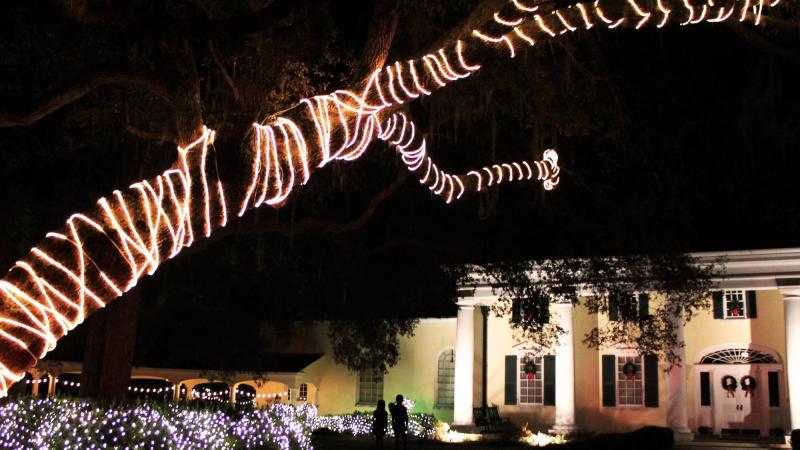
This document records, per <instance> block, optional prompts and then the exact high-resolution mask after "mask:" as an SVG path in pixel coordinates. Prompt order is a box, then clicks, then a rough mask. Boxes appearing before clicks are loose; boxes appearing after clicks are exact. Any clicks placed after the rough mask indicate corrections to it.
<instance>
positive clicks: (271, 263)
mask: <svg viewBox="0 0 800 450" xmlns="http://www.w3.org/2000/svg"><path fill="white" fill-rule="evenodd" d="M500 3H504V1H499V0H495V1H492V0H454V1H449V0H448V1H440V2H432V1H428V0H404V1H401V2H397V1H396V0H386V1H382V0H378V1H376V2H372V1H369V2H358V3H352V4H349V3H348V5H347V7H342V3H341V2H337V1H316V0H313V1H312V0H301V1H290V0H275V1H271V2H266V3H265V2H252V1H249V0H236V1H222V0H198V1H183V0H178V1H169V2H163V1H151V0H121V1H108V2H94V1H85V0H70V1H53V2H17V3H8V4H5V5H3V6H2V8H3V14H2V15H0V20H1V21H2V25H3V26H2V27H0V34H1V36H2V39H0V56H2V59H3V61H4V64H3V67H2V78H1V79H0V100H2V103H3V105H4V106H3V108H1V109H2V110H0V126H2V127H3V129H2V130H0V157H2V164H0V202H1V203H2V204H3V205H4V214H2V216H1V217H0V232H2V234H3V235H4V236H6V239H3V240H0V262H2V263H3V265H4V267H9V266H10V265H11V264H13V261H14V260H15V259H16V258H18V257H19V256H20V255H22V254H24V252H26V251H28V250H29V249H30V247H31V245H33V243H34V242H36V241H37V239H38V238H39V237H40V236H42V235H43V234H44V233H45V232H46V231H48V230H51V229H53V228H55V226H56V225H58V224H61V223H63V219H64V217H66V216H68V215H69V214H70V213H72V212H73V211H76V210H80V209H81V208H83V207H84V206H85V205H89V204H93V202H95V201H96V199H97V198H98V197H99V196H101V195H105V194H106V193H107V192H109V191H110V190H112V189H116V188H119V187H120V180H133V179H141V178H144V177H146V176H150V175H152V174H155V173H158V172H159V171H161V170H162V169H163V168H164V167H166V166H167V165H168V164H170V163H171V162H172V161H173V160H174V158H175V145H176V144H177V143H181V142H184V143H185V142H186V140H187V136H188V135H189V134H191V133H192V131H193V130H195V129H196V127H197V126H198V125H199V124H200V123H206V124H208V125H209V126H210V127H212V128H214V129H216V130H217V131H218V133H219V140H218V141H217V143H216V146H217V147H218V148H219V149H220V151H221V152H222V151H224V152H227V153H228V154H235V153H236V152H239V151H241V150H242V148H243V146H245V145H248V144H249V139H250V136H249V135H248V132H247V130H248V129H249V128H250V126H251V124H252V123H253V122H254V121H257V120H261V119H263V118H264V116H265V115H266V114H271V113H273V112H276V111H282V110H284V109H286V108H289V107H291V106H293V104H294V102H295V101H296V100H297V99H298V98H300V97H304V96H308V95H313V94H319V93H324V92H328V91H330V90H333V89H338V88H343V87H345V86H347V85H349V84H350V83H351V81H352V80H353V79H357V78H358V77H359V72H360V71H362V70H363V67H365V64H363V63H364V58H365V56H363V55H367V56H366V58H367V59H369V60H373V59H377V60H379V59H380V58H381V57H386V58H396V59H399V60H403V59H404V58H407V57H409V56H412V55H417V54H419V53H420V52H421V51H426V50H428V49H429V48H428V46H430V45H432V43H438V42H441V41H442V40H443V39H446V38H449V37H450V35H451V33H452V32H453V30H458V29H460V28H459V26H460V25H462V24H464V23H467V22H468V19H469V17H470V16H471V15H472V14H473V13H476V12H481V11H482V9H486V8H489V9H488V11H489V13H491V12H492V11H494V9H492V8H493V7H494V6H496V5H497V4H500ZM782 5H783V6H782V7H781V15H780V17H777V16H776V17H771V18H770V19H769V21H768V22H767V31H766V32H765V33H761V30H758V31H756V30H752V29H749V28H747V27H744V26H736V25H735V24H734V25H733V26H730V28H725V27H722V26H720V27H714V28H713V31H711V27H710V26H708V27H705V26H704V28H703V29H697V30H695V29H692V30H688V29H686V28H689V27H681V28H682V29H675V30H670V29H664V30H661V31H658V32H655V31H648V30H643V31H636V32H634V31H621V32H619V33H611V32H608V31H606V30H601V29H600V27H596V28H595V29H593V30H591V31H587V32H580V33H575V34H570V35H565V36H563V37H560V38H559V39H558V40H557V41H554V42H552V43H547V44H543V45H537V46H536V47H534V48H532V49H530V50H527V51H525V52H521V53H520V54H519V55H518V57H517V58H516V59H515V60H514V61H511V62H508V63H496V64H491V65H486V66H485V67H484V68H483V69H482V70H481V72H480V73H479V74H477V75H476V76H475V77H474V78H471V79H469V80H465V81H464V83H463V84H461V83H459V84H455V85H453V87H452V89H451V88H448V89H447V90H445V92H442V95H441V96H436V97H435V98H431V99H429V100H425V101H424V102H420V103H415V104H414V105H413V106H412V108H413V110H412V111H411V112H412V113H413V114H414V116H415V117H419V118H420V121H419V122H420V124H423V125H424V127H425V132H426V134H427V135H428V137H429V140H430V142H431V143H432V149H435V150H433V151H435V152H436V156H437V158H441V159H442V161H444V163H446V164H447V165H448V167H452V168H453V169H454V170H458V169H463V168H466V167H470V166H475V165H483V164H486V163H492V162H494V161H500V160H506V159H513V158H518V157H529V156H532V155H535V154H537V152H541V150H542V149H544V148H547V147H558V149H559V151H560V153H561V155H562V161H563V163H564V180H565V181H564V182H562V185H561V186H560V188H559V190H558V191H557V192H554V193H552V194H548V195H547V196H544V195H538V194H534V195H532V194H531V193H530V191H529V190H528V189H527V188H526V187H516V186H507V187H506V186H503V187H501V188H500V189H497V190H492V191H491V192H487V193H485V194H482V195H480V196H478V197H476V198H474V199H465V201H464V202H463V203H462V204H460V205H456V206H449V207H445V206H444V205H442V204H440V203H438V202H437V201H435V200H431V199H430V197H429V195H428V194H427V193H426V192H424V190H421V189H419V185H418V184H417V183H409V182H406V181H405V179H403V178H398V177H397V175H396V173H397V172H398V171H401V169H400V168H399V167H398V165H397V162H396V159H395V158H394V155H391V154H386V151H385V149H383V148H380V147H379V146H376V148H374V149H371V150H370V152H371V153H372V154H371V155H370V156H369V157H367V158H365V159H363V160H362V161H359V162H358V163H356V164H355V165H354V166H353V167H345V166H341V165H334V166H332V167H331V170H326V171H322V172H320V173H319V174H318V176H316V177H315V179H314V180H313V182H312V183H309V185H307V186H305V187H304V189H303V190H302V191H298V195H297V196H295V197H294V199H293V200H292V202H291V203H290V204H288V205H286V206H285V207H282V208H278V209H275V210H260V211H257V212H256V213H254V214H252V215H251V216H250V217H247V218H245V220H243V221H242V222H241V223H239V224H238V225H237V226H235V227H230V228H229V229H226V230H224V232H221V233H219V234H215V235H214V236H212V239H211V240H209V241H207V242H204V243H202V244H200V245H197V246H195V247H193V248H191V249H189V250H188V251H187V252H186V253H185V254H183V255H181V256H180V257H178V258H176V260H175V261H173V262H171V264H170V265H167V266H165V267H164V268H163V269H161V270H160V271H159V272H158V273H157V274H156V275H155V276H154V277H152V278H149V279H146V280H143V281H142V282H141V283H140V285H139V288H141V289H142V290H143V291H144V292H143V295H142V303H143V311H142V312H141V317H142V321H141V322H140V333H139V342H138V345H137V354H138V357H139V358H141V359H140V360H139V361H140V363H144V362H147V363H149V364H189V363H191V364H203V365H205V366H211V368H223V367H225V366H232V365H234V364H235V363H236V362H244V361H248V359H247V358H254V359H255V358H258V357H260V356H263V355H261V353H260V352H261V349H262V347H263V344H264V339H263V336H261V334H260V333H259V330H260V329H261V326H262V324H263V323H268V325H267V326H272V327H279V326H280V323H281V322H282V321H286V320H295V319H306V318H309V319H320V318H328V319H331V318H333V319H342V320H353V322H350V324H351V330H353V332H354V333H355V332H359V333H360V332H361V331H359V330H363V335H361V336H355V335H354V336H350V337H348V339H350V340H349V341H348V342H354V343H355V342H358V343H361V344H368V343H376V344H379V345H377V347H376V349H378V350H380V349H381V348H385V347H386V346H391V345H393V344H392V343H394V342H397V341H396V339H395V340H392V338H391V337H390V336H389V335H388V334H385V335H381V336H380V337H379V338H377V339H374V340H370V339H366V338H365V336H367V335H369V334H370V333H372V335H373V336H374V335H378V334H380V333H391V332H395V331H398V330H403V328H402V327H400V326H398V325H394V324H392V323H390V322H391V321H392V320H400V321H403V320H406V319H392V317H398V316H401V315H398V314H397V313H396V311H395V309H394V306H392V307H389V306H387V305H395V306H396V305H402V307H404V308H405V309H406V311H407V314H411V315H426V314H432V313H431V312H430V311H431V310H432V309H434V310H435V312H436V313H437V314H449V313H452V309H453V306H452V303H451V300H452V299H453V298H454V296H455V294H454V289H455V287H454V286H455V285H454V284H453V278H452V277H450V276H449V275H447V274H445V273H443V271H442V270H441V269H440V267H441V266H442V265H444V264H459V263H465V262H469V263H476V262H485V261H503V260H506V261H516V260H523V259H529V258H535V259H541V258H557V257H568V256H581V255H597V254H619V253H638V254H660V253H663V252H679V251H685V250H694V249H711V248H716V249H719V248H734V247H740V248H741V247H750V248H755V247H767V246H775V245H787V243H789V244H790V243H792V242H794V243H796V242H800V235H798V231H797V230H800V226H797V225H798V224H799V222H798V217H800V214H798V210H797V206H796V205H797V202H795V201H793V199H794V198H796V197H797V195H798V194H800V193H799V192H798V191H797V187H796V186H786V183H785V180H787V179H792V177H794V176H795V174H796V172H797V168H798V164H797V158H796V154H797V152H796V151H794V150H795V146H796V142H797V141H798V139H800V135H798V130H800V119H799V118H800V111H799V110H798V105H800V102H798V101H797V99H798V98H800V93H799V91H800V89H799V88H798V86H800V85H798V84H797V83H796V80H797V79H798V76H799V75H798V74H799V73H800V71H798V69H797V67H798V66H797V64H796V62H793V60H796V58H797V56H796V55H797V54H798V53H797V51H796V49H797V47H798V43H797V39H796V33H793V32H790V33H786V32H785V31H786V30H787V29H788V30H796V22H797V16H798V8H797V7H796V5H792V4H791V2H788V1H787V2H783V4H782ZM385 7H388V8H389V9H390V10H391V9H392V8H399V9H398V10H397V11H395V12H396V13H397V14H396V15H393V14H388V15H387V17H395V18H396V19H397V20H396V23H395V22H394V21H393V20H378V19H380V18H381V15H384V14H385V10H384V9H382V8H385ZM379 11H383V12H382V13H381V15H378V14H376V12H379ZM484 12H485V11H484ZM489 16H490V15H489ZM489 16H487V17H489ZM380 29H384V30H392V33H394V36H395V37H394V39H391V40H389V42H388V44H386V43H383V46H380V45H378V46H377V48H380V49H381V51H378V52H375V51H373V50H375V49H376V46H375V45H373V44H375V42H373V41H374V40H373V39H371V38H370V37H369V36H384V35H382V34H381V33H380V32H377V31H374V30H380ZM634 33H636V34H634ZM384 40H387V39H384ZM433 47H436V46H435V45H434V46H433ZM433 47H432V48H433ZM643 60H647V61H648V64H641V61H643ZM367 66H368V65H367ZM675 73H691V74H693V75H692V76H690V77H689V76H687V77H676V76H675ZM697 80H713V82H704V83H698V81H697ZM754 173H756V174H769V175H770V176H769V177H754V176H753V174H754ZM778 193H780V194H781V195H785V197H784V198H785V199H787V201H779V199H778V198H776V197H775V196H776V195H777V194H778ZM765 198H770V199H774V201H769V202H765V201H764V199H765ZM742 211H751V213H750V214H743V213H742ZM720 223H724V224H725V227H720V226H719V224H720ZM654 224H669V226H664V225H662V226H654ZM759 230H761V231H759ZM765 230H769V231H770V232H765ZM777 230H780V233H778V232H777ZM199 253H202V256H194V255H197V254H199ZM623 259H624V258H623ZM556 260H557V259H554V260H553V261H556ZM564 261H567V259H565V260H564ZM652 262H653V264H656V265H657V264H658V261H652ZM631 263H632V262H631ZM563 264H564V265H567V266H569V265H570V264H578V263H566V262H565V263H563ZM609 264H610V263H609ZM620 264H621V263H620ZM503 266H508V270H505V269H504V270H505V272H506V275H505V276H506V279H507V281H509V282H510V285H520V286H522V285H524V284H525V279H526V278H527V274H528V269H529V266H528V265H527V263H525V264H517V263H507V264H495V265H494V267H503ZM514 266H516V268H514ZM600 266H602V265H600ZM654 267H655V266H654ZM664 267H665V270H666V269H669V268H670V267H672V265H670V264H666V263H665V264H664ZM598 270H599V269H598ZM654 270H655V269H654ZM666 271H667V272H669V270H666ZM564 273H565V275H563V276H564V277H568V278H569V277H573V278H574V277H575V275H574V273H573V275H569V274H570V273H572V272H570V271H569V270H566V269H565V271H564ZM597 273H598V274H599V273H600V272H597ZM568 275H569V276H568ZM664 275H666V274H664ZM690 275H691V274H690ZM658 276H659V277H662V275H658ZM662 278H663V277H662ZM659 279H661V278H659ZM572 281H575V280H572ZM528 284H529V285H531V284H530V280H528ZM670 289H671V288H665V290H666V291H668V292H669V291H670ZM656 290H658V289H656ZM676 292H677V291H676ZM550 293H551V292H550V288H546V287H542V286H539V287H536V288H531V289H530V291H524V290H523V291H520V292H516V293H514V294H515V297H514V298H537V296H538V298H541V299H545V298H546V296H547V295H549V294H550ZM598 293H599V294H603V295H604V293H603V291H598ZM601 297H602V295H600V296H598V298H601ZM541 301H544V300H541ZM541 301H540V302H532V304H531V306H530V311H529V313H530V315H532V316H534V317H539V315H542V314H544V312H545V311H546V308H544V307H543V305H542V304H541ZM690 303H691V302H690ZM433 304H435V305H436V306H437V307H436V308H431V305H433ZM598 308H599V306H598ZM598 310H599V309H598ZM341 311H350V312H358V313H359V316H361V315H362V313H363V317H358V318H356V319H353V318H352V317H342V316H341V314H339V312H341ZM368 313H369V314H368ZM385 317H389V319H388V320H389V322H387V323H386V324H385V325H380V326H378V325H375V324H373V323H372V322H373V321H376V322H377V321H381V320H384V318H385ZM541 319H542V320H540V321H538V322H532V325H531V326H533V327H534V328H532V331H538V332H541V333H542V336H544V337H546V336H548V335H550V334H552V333H551V330H550V329H549V328H547V326H546V325H544V324H545V323H546V322H545V321H544V320H543V319H544V318H543V317H541ZM353 324H355V325H354V326H352V325H353ZM361 324H365V325H363V326H362V325H361ZM536 324H538V325H536ZM654 326H655V325H654ZM535 327H539V328H535ZM209 330H210V331H209ZM79 333H80V331H79ZM624 333H626V332H625V331H624V330H620V331H619V333H618V334H624ZM667 334H668V330H667V329H666V328H664V329H660V328H659V329H657V330H655V331H654V332H652V333H649V334H648V336H649V335H653V336H662V337H663V336H667ZM223 337H224V339H223ZM76 338H77V339H80V338H81V335H80V334H78V335H76ZM600 338H602V339H600ZM598 339H599V340H603V341H608V340H612V341H613V340H619V339H618V338H614V337H610V338H606V336H605V335H603V336H600V335H598ZM659 339H662V338H659ZM641 340H642V342H643V343H646V342H645V341H646V339H641ZM229 342H237V343H239V344H238V345H230V344H229ZM61 345H62V346H66V347H69V342H65V343H62V344H61ZM650 345H651V347H653V346H655V344H654V343H653V344H650ZM76 347H80V345H77V346H76ZM167 347H168V348H180V349H182V350H181V352H175V354H172V355H165V354H164V351H163V349H164V348H167ZM340 348H342V349H343V350H347V348H346V347H340ZM60 350H61V347H59V349H57V350H56V352H59V351H60ZM64 350H68V348H64ZM376 351H377V350H376ZM393 351H394V352H395V353H396V349H394V350H392V349H391V348H390V349H389V352H388V355H389V356H390V358H391V355H392V352H393ZM365 352H366V354H371V353H373V350H371V349H367V350H365ZM66 353H68V352H65V354H66ZM57 354H58V353H56V355H57ZM56 355H54V356H56ZM348 359H349V357H347V356H342V360H343V361H346V360H348ZM353 361H356V362H357V361H360V359H359V358H353ZM357 364H360V363H357ZM244 365H246V363H245V364H244ZM235 368H240V367H235Z"/></svg>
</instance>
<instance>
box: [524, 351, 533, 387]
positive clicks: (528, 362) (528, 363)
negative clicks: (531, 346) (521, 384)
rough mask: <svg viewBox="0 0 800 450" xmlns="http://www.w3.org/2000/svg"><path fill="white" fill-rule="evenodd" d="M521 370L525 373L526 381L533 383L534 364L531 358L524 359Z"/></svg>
mask: <svg viewBox="0 0 800 450" xmlns="http://www.w3.org/2000/svg"><path fill="white" fill-rule="evenodd" d="M523 370H524V371H525V375H526V376H527V377H528V381H533V377H534V375H536V362H535V361H534V360H533V358H530V357H528V358H525V360H524V361H523Z"/></svg>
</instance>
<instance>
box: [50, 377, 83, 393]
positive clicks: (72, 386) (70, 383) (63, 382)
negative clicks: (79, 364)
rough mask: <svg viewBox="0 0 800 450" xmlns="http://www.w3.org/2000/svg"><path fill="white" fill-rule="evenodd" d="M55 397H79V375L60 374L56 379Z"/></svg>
mask: <svg viewBox="0 0 800 450" xmlns="http://www.w3.org/2000/svg"><path fill="white" fill-rule="evenodd" d="M56 395H60V396H66V397H77V396H79V395H81V374H79V373H62V374H61V375H59V376H57V377H56Z"/></svg>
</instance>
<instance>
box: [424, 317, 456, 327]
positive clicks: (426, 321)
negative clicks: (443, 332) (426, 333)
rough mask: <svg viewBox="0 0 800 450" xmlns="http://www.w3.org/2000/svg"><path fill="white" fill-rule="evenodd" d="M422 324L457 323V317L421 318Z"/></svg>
mask: <svg viewBox="0 0 800 450" xmlns="http://www.w3.org/2000/svg"><path fill="white" fill-rule="evenodd" d="M419 324H420V325H455V324H456V318H455V316H454V317H426V318H423V319H419Z"/></svg>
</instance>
